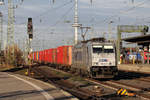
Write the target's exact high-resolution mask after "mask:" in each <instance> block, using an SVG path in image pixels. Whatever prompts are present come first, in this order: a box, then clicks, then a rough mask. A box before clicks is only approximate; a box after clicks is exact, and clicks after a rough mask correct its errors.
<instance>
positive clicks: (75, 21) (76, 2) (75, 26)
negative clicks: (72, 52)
mask: <svg viewBox="0 0 150 100" xmlns="http://www.w3.org/2000/svg"><path fill="white" fill-rule="evenodd" d="M80 26H81V24H79V23H78V0H75V14H74V24H73V25H72V27H74V44H77V43H78V28H79V27H80Z"/></svg>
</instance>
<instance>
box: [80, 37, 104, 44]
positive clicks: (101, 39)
mask: <svg viewBox="0 0 150 100" xmlns="http://www.w3.org/2000/svg"><path fill="white" fill-rule="evenodd" d="M104 41H105V38H103V37H98V38H92V39H89V40H86V41H81V42H82V43H87V42H104Z"/></svg>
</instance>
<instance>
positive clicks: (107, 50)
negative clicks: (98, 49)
mask: <svg viewBox="0 0 150 100" xmlns="http://www.w3.org/2000/svg"><path fill="white" fill-rule="evenodd" d="M104 53H114V49H113V46H104Z"/></svg>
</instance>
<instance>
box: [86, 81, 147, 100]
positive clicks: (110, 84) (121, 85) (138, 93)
mask: <svg viewBox="0 0 150 100" xmlns="http://www.w3.org/2000/svg"><path fill="white" fill-rule="evenodd" d="M86 80H88V81H90V82H93V83H95V84H98V85H102V86H104V87H107V88H110V89H113V90H115V91H117V90H118V89H119V88H125V89H128V90H129V91H132V92H134V93H136V96H137V97H139V98H141V99H142V100H143V99H145V100H150V90H148V91H147V90H146V89H144V88H141V87H138V86H134V85H129V84H125V83H123V82H117V81H106V82H101V81H98V80H93V79H86ZM144 93H146V94H144Z"/></svg>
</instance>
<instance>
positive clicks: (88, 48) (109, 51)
mask: <svg viewBox="0 0 150 100" xmlns="http://www.w3.org/2000/svg"><path fill="white" fill-rule="evenodd" d="M33 54H34V56H33V60H34V61H38V62H39V63H42V62H43V63H46V64H47V63H49V64H53V65H56V66H59V68H61V69H67V70H71V71H75V72H78V73H79V74H82V75H86V76H89V77H92V78H112V77H114V76H115V75H117V71H118V69H117V59H116V47H115V45H114V44H113V43H110V42H106V41H104V39H102V38H96V39H91V40H88V41H84V42H80V43H78V44H77V45H74V46H70V45H68V46H59V47H57V48H52V49H47V50H43V51H37V52H35V53H33Z"/></svg>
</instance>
